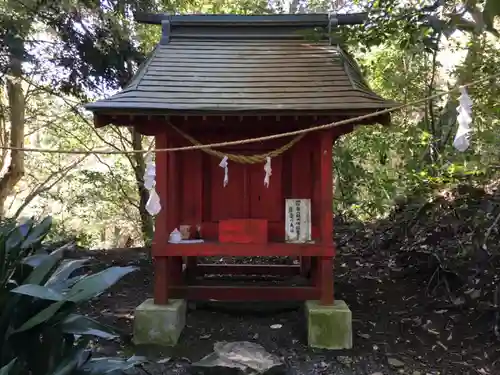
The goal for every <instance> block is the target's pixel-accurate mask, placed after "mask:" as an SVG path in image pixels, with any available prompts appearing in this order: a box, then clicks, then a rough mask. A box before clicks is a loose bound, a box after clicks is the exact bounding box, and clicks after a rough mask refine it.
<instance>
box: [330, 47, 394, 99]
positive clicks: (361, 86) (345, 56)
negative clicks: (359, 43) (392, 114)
mask: <svg viewBox="0 0 500 375" xmlns="http://www.w3.org/2000/svg"><path fill="white" fill-rule="evenodd" d="M338 48H339V53H340V56H341V58H342V60H343V66H344V70H345V72H346V74H347V77H348V78H349V82H350V83H351V85H352V88H353V89H354V90H357V91H359V92H362V93H363V94H365V95H367V96H369V97H371V98H373V99H378V100H382V101H386V100H385V99H384V98H382V97H381V96H380V95H377V94H376V93H375V92H374V91H373V90H372V89H371V87H370V85H369V84H368V82H367V81H366V78H365V76H364V75H363V72H362V71H361V69H360V67H359V65H358V64H357V63H356V60H354V58H353V57H352V56H351V54H350V53H349V52H347V51H346V50H345V49H344V48H342V47H341V46H340V45H339V46H338ZM352 71H354V73H355V74H356V76H357V77H356V80H358V81H359V83H357V82H355V78H354V77H353V76H352Z"/></svg>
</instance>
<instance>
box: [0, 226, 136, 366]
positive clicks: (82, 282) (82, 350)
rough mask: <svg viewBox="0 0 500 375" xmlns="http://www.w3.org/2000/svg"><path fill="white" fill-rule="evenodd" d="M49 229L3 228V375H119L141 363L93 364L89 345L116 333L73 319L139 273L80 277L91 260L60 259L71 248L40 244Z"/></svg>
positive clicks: (116, 270) (111, 271)
mask: <svg viewBox="0 0 500 375" xmlns="http://www.w3.org/2000/svg"><path fill="white" fill-rule="evenodd" d="M51 224H52V219H51V218H50V217H48V218H46V219H44V220H42V221H41V222H40V223H39V224H37V225H35V223H34V222H33V221H29V222H27V223H25V224H23V225H20V226H16V225H15V224H14V223H11V222H9V223H3V224H2V225H0V337H1V338H2V340H1V341H0V375H17V374H23V375H24V374H30V375H48V374H54V375H55V374H57V375H67V374H75V375H76V374H83V373H85V374H103V373H106V374H111V373H113V374H117V373H121V372H122V371H123V370H125V369H127V368H130V367H132V366H135V365H137V364H139V363H141V362H143V360H142V359H141V358H135V357H134V358H131V359H130V360H120V359H117V358H92V353H91V351H90V350H89V344H90V341H91V340H93V339H96V338H102V339H108V340H109V339H111V340H114V339H118V338H119V334H118V333H117V332H116V331H115V330H114V329H113V328H112V327H109V326H106V325H103V324H101V323H99V322H97V321H95V320H93V319H90V318H88V317H85V316H82V315H79V314H76V313H75V311H76V309H77V307H78V305H79V304H82V303H87V301H89V300H90V299H93V298H95V297H97V296H99V295H100V294H101V293H103V292H104V291H105V290H106V289H108V288H109V287H111V286H112V285H113V284H115V283H116V282H117V281H118V280H120V279H121V278H122V277H123V276H125V275H126V274H128V273H130V272H133V271H134V270H135V269H136V268H135V267H110V268H107V269H105V270H103V271H101V272H98V273H94V274H90V275H88V274H83V275H77V273H78V271H79V270H80V269H81V268H82V267H83V266H84V265H85V264H86V262H87V260H88V259H72V260H70V259H64V255H65V251H66V250H68V249H69V248H71V247H72V246H73V245H72V244H71V243H68V244H65V245H63V246H61V247H59V248H57V249H55V250H51V249H50V246H46V245H44V244H42V242H43V240H44V238H45V237H46V236H47V234H48V233H49V231H50V228H51ZM80 273H81V272H80Z"/></svg>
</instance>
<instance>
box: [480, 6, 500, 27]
mask: <svg viewBox="0 0 500 375" xmlns="http://www.w3.org/2000/svg"><path fill="white" fill-rule="evenodd" d="M496 16H500V1H498V0H486V4H485V5H484V10H483V19H484V23H485V24H486V26H487V27H488V30H489V31H492V30H495V28H494V20H495V17H496Z"/></svg>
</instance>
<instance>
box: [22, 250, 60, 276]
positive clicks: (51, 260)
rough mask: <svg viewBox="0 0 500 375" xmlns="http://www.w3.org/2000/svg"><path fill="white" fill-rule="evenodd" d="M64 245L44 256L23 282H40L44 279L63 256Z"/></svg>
mask: <svg viewBox="0 0 500 375" xmlns="http://www.w3.org/2000/svg"><path fill="white" fill-rule="evenodd" d="M65 250H66V246H62V247H60V248H59V249H56V250H54V251H53V252H51V253H50V254H49V256H48V257H47V258H45V259H44V260H43V261H42V262H41V264H40V265H39V266H38V267H36V268H35V269H34V270H33V272H31V273H30V275H29V276H28V277H27V278H26V280H25V281H24V283H23V284H38V285H39V284H42V283H43V282H44V280H45V279H46V278H47V276H48V275H49V273H50V271H52V269H54V267H55V266H56V265H57V263H59V261H60V260H61V259H62V257H63V256H64V251H65Z"/></svg>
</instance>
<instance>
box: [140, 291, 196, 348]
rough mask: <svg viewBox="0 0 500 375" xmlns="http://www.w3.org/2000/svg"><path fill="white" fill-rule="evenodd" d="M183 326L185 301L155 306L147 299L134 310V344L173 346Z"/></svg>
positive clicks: (170, 301)
mask: <svg viewBox="0 0 500 375" xmlns="http://www.w3.org/2000/svg"><path fill="white" fill-rule="evenodd" d="M185 324H186V301H184V300H169V302H168V304H166V305H155V304H154V300H153V299H152V298H150V299H147V300H146V301H144V302H143V303H142V304H140V305H139V306H138V307H137V308H136V309H135V317H134V337H133V341H134V344H136V345H161V346H174V345H176V344H177V341H178V340H179V336H180V335H181V332H182V330H183V328H184V326H185Z"/></svg>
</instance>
